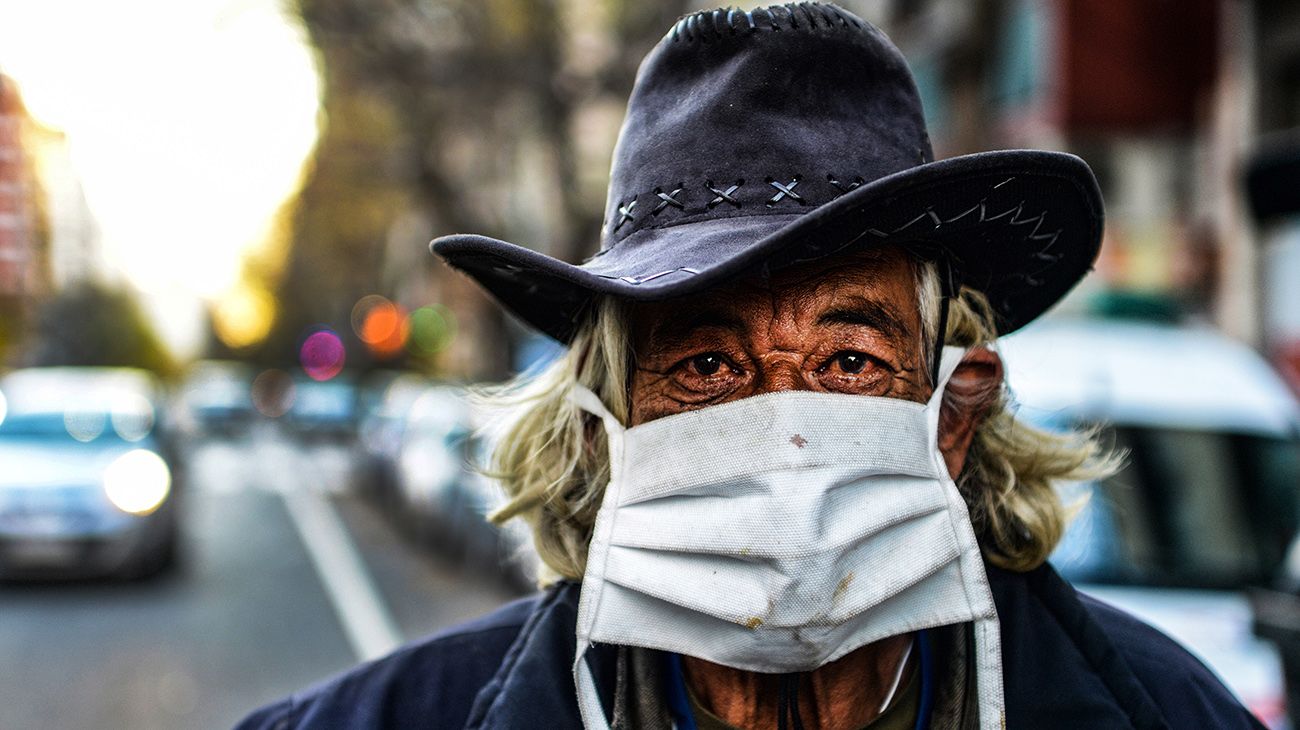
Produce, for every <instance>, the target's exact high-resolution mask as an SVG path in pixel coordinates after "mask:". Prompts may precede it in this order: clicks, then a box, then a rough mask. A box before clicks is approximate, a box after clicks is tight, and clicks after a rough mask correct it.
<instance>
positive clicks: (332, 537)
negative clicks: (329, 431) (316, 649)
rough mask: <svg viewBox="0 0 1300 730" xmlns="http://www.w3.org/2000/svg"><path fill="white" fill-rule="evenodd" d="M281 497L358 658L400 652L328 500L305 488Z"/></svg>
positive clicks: (388, 619) (396, 635) (389, 622)
mask: <svg viewBox="0 0 1300 730" xmlns="http://www.w3.org/2000/svg"><path fill="white" fill-rule="evenodd" d="M281 494H282V496H283V498H284V503H285V507H286V508H287V509H288V512H289V517H290V520H291V521H292V522H293V524H294V527H296V528H297V530H298V535H299V536H300V537H301V538H302V543H303V546H304V547H306V548H307V555H308V556H310V558H311V561H312V564H313V565H314V566H315V567H316V573H317V574H318V575H319V576H320V578H321V584H322V585H324V587H325V593H326V594H327V595H328V596H329V599H330V603H331V604H333V606H334V611H335V613H336V614H338V618H339V623H340V624H342V625H343V631H344V633H345V634H347V637H348V642H349V643H351V644H352V651H353V652H354V653H355V654H356V656H357V658H358V659H359V660H361V661H369V660H371V659H377V658H378V657H381V656H383V655H385V654H387V653H388V652H390V651H392V650H393V649H395V648H396V647H397V646H398V645H399V644H401V643H402V635H401V632H399V631H398V629H397V624H396V623H395V622H394V621H393V618H392V616H391V615H390V614H389V612H388V610H387V608H385V607H384V602H383V600H382V599H381V598H380V597H379V592H378V591H377V590H376V589H375V584H374V582H373V581H371V580H370V575H369V573H368V572H367V571H366V567H365V564H364V563H363V562H362V561H361V555H360V554H359V553H358V552H357V549H356V546H355V545H353V544H352V539H351V538H350V537H349V536H348V533H347V529H346V528H345V527H344V526H343V521H342V520H341V519H339V516H338V513H337V512H335V511H334V507H333V506H332V505H331V504H330V503H329V501H328V498H327V497H325V496H324V495H322V494H320V493H318V492H316V491H315V490H313V489H311V488H310V487H307V486H306V485H302V486H301V487H300V488H299V489H291V490H285V491H283V492H282V493H281Z"/></svg>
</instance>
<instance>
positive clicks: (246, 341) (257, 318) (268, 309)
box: [212, 282, 275, 350]
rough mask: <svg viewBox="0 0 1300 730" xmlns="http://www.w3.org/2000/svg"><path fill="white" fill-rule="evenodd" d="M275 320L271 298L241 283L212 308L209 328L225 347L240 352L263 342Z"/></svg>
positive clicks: (245, 283)
mask: <svg viewBox="0 0 1300 730" xmlns="http://www.w3.org/2000/svg"><path fill="white" fill-rule="evenodd" d="M274 320H275V298H274V297H272V296H271V295H270V294H269V293H267V292H266V291H264V290H262V289H261V288H259V287H255V286H253V285H250V284H248V283H247V282H241V283H240V284H239V285H237V286H235V287H234V288H233V289H231V290H230V291H228V292H226V294H225V295H223V296H222V297H221V298H220V299H218V300H217V301H216V303H215V304H214V305H213V306H212V325H213V329H214V330H216V334H217V337H218V338H219V339H220V340H221V342H222V343H224V344H225V345H226V347H229V348H231V349H232V350H242V349H244V348H246V347H251V346H253V345H256V344H257V343H259V342H261V341H262V340H264V339H266V336H267V334H269V333H270V331H271V323H272V322H273V321H274Z"/></svg>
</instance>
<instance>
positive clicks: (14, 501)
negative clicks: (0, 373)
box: [0, 367, 179, 577]
mask: <svg viewBox="0 0 1300 730" xmlns="http://www.w3.org/2000/svg"><path fill="white" fill-rule="evenodd" d="M159 393H160V386H159V384H158V381H157V379H156V378H154V377H153V376H152V375H150V374H148V373H146V372H143V371H140V370H131V369H126V368H74V367H66V368H28V369H25V370H16V371H14V372H11V373H9V374H8V375H6V376H4V377H3V378H0V465H3V467H0V575H3V576H5V577H26V576H32V577H46V576H53V575H58V576H70V575H76V576H82V575H87V576H89V575H104V574H116V575H122V576H128V577H142V576H145V575H149V574H152V573H156V572H158V571H160V570H163V569H164V568H167V567H170V566H171V564H172V563H173V560H174V558H175V554H176V546H177V541H178V539H179V537H178V533H179V523H178V516H177V504H176V503H177V494H178V489H177V488H176V484H175V477H176V476H177V475H176V474H175V471H176V468H175V467H176V463H175V461H174V459H172V458H171V449H170V447H169V445H168V439H167V438H166V437H165V436H164V434H163V433H162V432H161V429H160V427H159V424H158V416H159V414H160V412H161V409H160V408H159V403H160V396H159Z"/></svg>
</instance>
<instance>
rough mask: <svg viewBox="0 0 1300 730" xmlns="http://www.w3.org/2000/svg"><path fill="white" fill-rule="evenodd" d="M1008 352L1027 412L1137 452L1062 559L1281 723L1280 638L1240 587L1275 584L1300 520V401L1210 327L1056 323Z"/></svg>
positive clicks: (1087, 499) (1032, 331)
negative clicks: (1266, 636) (1268, 631)
mask: <svg viewBox="0 0 1300 730" xmlns="http://www.w3.org/2000/svg"><path fill="white" fill-rule="evenodd" d="M1001 350H1002V354H1003V358H1004V361H1005V363H1006V367H1007V373H1008V382H1009V384H1010V387H1011V389H1012V392H1013V394H1014V396H1015V399H1016V401H1017V402H1018V403H1019V407H1020V411H1019V412H1020V414H1021V415H1022V416H1024V417H1026V418H1027V419H1028V420H1030V421H1031V422H1036V423H1037V424H1039V425H1040V426H1047V427H1058V428H1059V427H1066V426H1070V427H1078V426H1084V427H1098V428H1101V429H1102V435H1103V437H1104V439H1106V440H1107V441H1109V442H1110V443H1112V444H1113V446H1114V447H1116V448H1118V449H1119V450H1121V451H1124V452H1125V453H1126V454H1127V456H1126V460H1125V465H1124V466H1123V468H1122V469H1121V471H1120V472H1119V473H1118V474H1116V475H1114V476H1113V477H1110V478H1108V479H1106V480H1103V481H1102V482H1100V483H1088V484H1074V485H1068V486H1067V487H1066V489H1065V494H1064V496H1065V498H1066V500H1067V502H1071V503H1073V504H1076V505H1079V511H1078V514H1077V516H1076V517H1075V519H1074V520H1073V522H1072V523H1071V525H1070V526H1069V528H1068V530H1067V532H1066V535H1065V538H1064V539H1063V540H1062V542H1061V544H1060V546H1059V547H1058V549H1057V551H1056V553H1055V554H1054V555H1053V557H1052V561H1053V563H1054V564H1055V565H1056V567H1057V568H1058V569H1059V570H1060V572H1061V573H1062V574H1063V575H1064V576H1065V577H1066V578H1068V579H1070V580H1071V581H1073V582H1074V583H1075V584H1076V585H1078V586H1079V588H1080V589H1081V590H1083V591H1084V592H1086V593H1090V594H1092V595H1094V596H1096V597H1098V598H1100V599H1101V600H1103V601H1106V602H1108V603H1112V604H1115V605H1117V606H1119V607H1120V608H1122V609H1124V610H1127V611H1128V612H1130V613H1132V614H1134V615H1136V616H1138V617H1139V618H1142V619H1144V620H1146V621H1147V622H1148V623H1151V624H1152V625H1154V626H1156V627H1157V628H1159V629H1161V630H1163V631H1164V632H1166V633H1167V634H1169V635H1170V636H1172V637H1173V638H1175V639H1177V640H1178V641H1180V642H1181V643H1183V644H1184V645H1185V646H1187V648H1188V649H1190V650H1191V651H1192V653H1193V654H1196V655H1197V656H1199V657H1200V658H1201V659H1202V660H1204V661H1205V662H1206V663H1207V664H1208V665H1209V666H1210V668H1211V669H1212V670H1214V671H1215V672H1216V673H1217V674H1218V675H1219V676H1220V677H1222V678H1223V680H1224V681H1225V683H1226V684H1227V685H1228V687H1229V688H1230V689H1231V690H1232V691H1233V692H1234V693H1235V694H1236V695H1237V696H1238V697H1239V698H1240V699H1241V701H1242V702H1243V703H1244V704H1245V705H1246V706H1247V707H1249V708H1250V709H1251V710H1252V711H1253V712H1254V713H1255V714H1256V715H1257V716H1258V717H1259V718H1260V719H1261V720H1262V721H1264V722H1265V723H1266V724H1268V725H1269V726H1270V727H1274V728H1280V727H1286V726H1287V725H1286V722H1287V720H1286V715H1285V708H1284V705H1285V702H1284V699H1283V697H1284V689H1283V688H1284V685H1283V676H1282V668H1281V663H1280V659H1279V655H1278V652H1277V649H1276V647H1274V646H1273V645H1272V644H1270V643H1268V642H1265V641H1262V640H1260V639H1259V638H1257V637H1255V636H1254V635H1253V634H1252V626H1251V610H1250V604H1249V601H1248V599H1247V595H1246V590H1247V589H1248V588H1249V587H1251V586H1257V585H1265V584H1268V583H1270V582H1271V581H1272V580H1273V578H1274V576H1275V575H1276V573H1277V571H1278V570H1279V568H1280V567H1281V565H1282V562H1283V560H1284V557H1285V553H1286V549H1287V546H1288V544H1289V543H1290V541H1291V540H1292V539H1293V537H1294V536H1295V534H1296V530H1297V526H1298V525H1300V515H1298V509H1297V507H1298V505H1300V405H1297V403H1296V400H1295V398H1294V397H1293V396H1292V395H1291V394H1290V392H1289V391H1288V389H1287V387H1286V386H1285V384H1284V383H1283V382H1282V381H1281V379H1280V378H1279V376H1278V375H1277V374H1276V373H1274V372H1273V371H1272V370H1271V369H1270V368H1269V366H1268V364H1267V363H1266V362H1265V361H1264V360H1263V358H1262V357H1260V356H1259V355H1258V354H1256V353H1255V352H1254V351H1252V350H1250V349H1249V348H1248V347H1246V346H1244V345H1242V344H1240V343H1237V342H1234V341H1232V340H1229V339H1227V338H1225V337H1223V336H1222V335H1220V334H1217V333H1215V332H1212V331H1209V330H1202V329H1188V328H1180V327H1174V326H1165V325H1155V324H1143V323H1137V322H1117V321H1079V322H1068V321H1047V322H1043V323H1041V324H1039V325H1036V326H1033V327H1030V328H1028V329H1026V330H1025V331H1024V332H1022V333H1019V334H1015V335H1012V336H1010V337H1007V338H1005V339H1004V340H1003V341H1002V343H1001Z"/></svg>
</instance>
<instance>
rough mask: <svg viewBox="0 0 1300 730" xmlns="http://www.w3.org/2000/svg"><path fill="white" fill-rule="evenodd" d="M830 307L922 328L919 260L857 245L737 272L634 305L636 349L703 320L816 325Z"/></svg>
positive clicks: (909, 330) (912, 332) (867, 319)
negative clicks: (687, 292)
mask: <svg viewBox="0 0 1300 730" xmlns="http://www.w3.org/2000/svg"><path fill="white" fill-rule="evenodd" d="M828 311H835V312H841V313H845V316H843V317H841V319H853V318H854V316H856V317H857V318H858V319H860V320H862V322H863V324H864V325H870V326H873V327H875V328H876V329H878V330H880V331H881V332H883V333H885V334H888V335H890V336H891V337H896V338H897V339H899V340H900V341H911V340H915V339H916V338H917V337H919V334H920V312H919V302H918V298H917V274H916V264H915V262H914V260H913V258H912V257H911V256H909V255H908V254H907V253H906V252H905V251H904V250H903V249H901V248H898V247H887V248H880V249H873V250H869V251H862V252H856V253H852V254H847V255H844V256H838V257H834V258H829V259H821V260H816V261H811V262H806V263H802V264H798V265H795V266H790V267H787V268H783V269H781V270H779V271H774V272H769V271H758V272H754V273H751V274H749V275H747V276H742V277H738V278H737V279H735V280H733V281H731V282H728V283H727V284H725V285H723V286H719V287H717V288H714V289H711V290H709V291H706V292H701V293H699V294H695V295H692V296H688V297H681V298H678V299H671V300H666V301H662V302H649V303H644V304H638V305H635V306H634V307H633V309H632V312H631V315H632V316H631V324H632V335H633V342H634V343H636V346H637V349H638V350H643V349H644V348H647V347H654V346H655V345H657V344H660V343H663V342H666V341H669V340H673V339H677V338H680V337H682V336H684V335H685V334H688V333H689V332H690V331H691V330H695V329H698V328H700V327H721V328H725V329H734V330H744V329H745V328H747V327H754V326H767V325H777V324H787V325H796V326H798V325H811V324H813V323H815V322H817V321H819V319H824V317H823V315H824V314H825V313H826V312H828Z"/></svg>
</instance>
